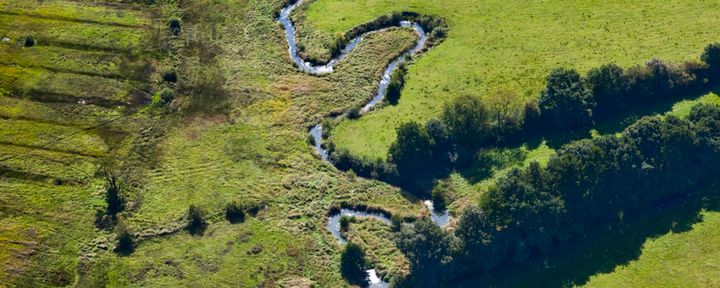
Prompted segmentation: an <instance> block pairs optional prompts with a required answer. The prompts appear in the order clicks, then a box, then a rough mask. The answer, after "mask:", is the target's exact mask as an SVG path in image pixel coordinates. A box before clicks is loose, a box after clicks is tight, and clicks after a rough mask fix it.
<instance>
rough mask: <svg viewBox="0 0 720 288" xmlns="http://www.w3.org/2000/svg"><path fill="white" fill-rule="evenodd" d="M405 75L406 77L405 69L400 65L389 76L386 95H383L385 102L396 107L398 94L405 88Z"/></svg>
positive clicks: (398, 98) (403, 65)
mask: <svg viewBox="0 0 720 288" xmlns="http://www.w3.org/2000/svg"><path fill="white" fill-rule="evenodd" d="M405 75H407V68H406V67H405V64H401V65H400V66H399V67H398V68H397V70H395V72H393V74H392V75H391V76H390V83H388V87H387V93H386V94H385V100H386V101H387V102H388V103H390V105H397V103H398V101H399V100H400V93H401V92H402V89H403V87H405Z"/></svg>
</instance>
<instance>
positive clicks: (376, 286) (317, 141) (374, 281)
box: [278, 0, 450, 288]
mask: <svg viewBox="0 0 720 288" xmlns="http://www.w3.org/2000/svg"><path fill="white" fill-rule="evenodd" d="M302 2H303V1H302V0H298V1H297V2H295V3H294V4H291V5H288V6H287V7H285V8H283V9H282V10H281V11H280V17H279V18H278V21H279V22H280V23H281V24H282V25H283V27H284V29H285V39H286V40H287V42H288V52H289V53H290V58H291V59H292V61H293V62H294V63H295V64H296V65H297V67H298V69H300V70H301V71H303V72H305V73H308V74H312V75H321V74H327V73H332V72H333V71H334V70H333V67H334V66H335V64H337V63H338V62H340V61H341V60H342V59H343V58H344V57H345V56H346V55H347V54H348V53H350V52H351V51H352V50H353V49H355V47H357V45H358V44H359V43H360V42H361V41H362V40H363V36H364V35H366V34H368V33H373V32H377V31H379V30H375V31H370V32H366V33H364V34H362V35H360V36H358V37H356V38H355V39H353V40H351V41H350V42H349V43H348V44H347V46H346V47H345V48H344V49H343V50H342V53H340V55H338V56H337V57H335V58H333V59H332V60H330V61H329V62H328V63H327V64H325V65H313V64H312V63H309V62H307V61H305V60H304V59H303V58H302V57H301V56H300V54H299V53H298V48H297V39H296V37H295V36H296V32H295V31H296V30H295V26H294V25H293V23H292V20H291V19H290V15H291V14H292V12H293V11H294V10H295V8H297V7H298V6H300V5H301V4H302ZM400 27H404V28H410V29H413V30H414V31H415V33H416V34H417V35H418V41H417V43H416V44H415V46H414V47H413V48H412V49H411V50H410V51H408V52H406V53H404V54H403V55H400V56H399V57H397V58H396V59H395V60H393V61H392V62H390V64H389V65H388V66H387V67H386V68H385V70H384V72H383V74H382V78H381V79H380V83H379V84H378V87H377V90H376V93H375V95H374V96H373V98H372V99H371V100H370V101H369V102H368V103H367V104H365V106H363V108H362V109H361V110H360V112H361V114H365V113H367V112H369V111H370V110H372V109H373V108H374V107H375V106H377V105H378V104H379V103H381V102H382V100H383V99H384V98H385V94H386V93H387V87H388V85H389V84H390V77H391V76H392V73H393V72H394V71H395V69H397V68H398V67H399V66H400V65H401V64H403V63H405V62H406V61H408V60H409V59H410V56H414V55H416V54H418V53H420V52H421V51H422V50H423V48H425V44H426V41H427V36H428V35H427V33H426V32H425V30H424V29H423V28H422V27H421V26H420V25H419V24H417V23H414V22H409V21H401V22H400ZM380 30H382V29H380ZM310 135H311V137H312V138H313V140H314V141H313V142H314V143H313V144H314V145H313V146H314V148H315V151H316V152H317V153H318V154H319V155H320V157H321V158H322V159H323V160H324V161H329V153H328V151H327V150H326V149H324V148H323V146H322V140H323V127H322V125H320V124H318V125H316V126H314V127H313V128H312V129H311V130H310ZM423 203H424V204H425V205H426V207H427V208H428V211H429V212H430V215H431V219H432V221H433V222H434V223H436V224H437V225H439V226H445V225H447V223H448V221H449V219H450V215H449V214H448V211H447V210H446V211H442V212H437V211H435V210H434V205H433V203H432V201H430V200H426V201H424V202H423ZM342 216H349V217H367V218H372V219H375V220H378V221H380V222H383V223H385V224H388V225H391V224H392V221H391V220H390V219H389V218H388V217H387V216H385V215H383V214H381V213H372V212H364V211H358V210H352V209H345V208H343V209H341V210H340V212H338V213H336V214H333V215H330V217H328V222H327V224H326V225H325V228H326V229H327V230H328V231H330V233H331V234H332V235H333V236H334V237H335V238H336V239H337V240H338V241H339V242H340V243H341V244H345V243H347V240H346V239H344V238H343V237H342V235H341V233H340V218H341V217H342ZM367 272H368V279H369V283H368V284H369V287H371V288H384V287H388V285H389V283H387V282H385V281H382V280H381V279H380V278H379V277H378V275H377V273H376V271H375V269H370V270H367Z"/></svg>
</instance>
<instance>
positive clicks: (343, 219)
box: [340, 216, 355, 232]
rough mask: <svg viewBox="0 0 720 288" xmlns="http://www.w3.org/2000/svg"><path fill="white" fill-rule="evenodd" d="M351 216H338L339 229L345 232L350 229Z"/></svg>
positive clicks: (352, 218) (352, 220) (352, 219)
mask: <svg viewBox="0 0 720 288" xmlns="http://www.w3.org/2000/svg"><path fill="white" fill-rule="evenodd" d="M354 220H355V218H354V217H352V216H340V231H342V232H347V231H348V230H349V229H350V223H352V222H354Z"/></svg>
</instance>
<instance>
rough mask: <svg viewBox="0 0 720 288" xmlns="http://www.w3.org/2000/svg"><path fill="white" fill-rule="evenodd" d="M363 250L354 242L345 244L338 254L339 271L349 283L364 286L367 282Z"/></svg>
mask: <svg viewBox="0 0 720 288" xmlns="http://www.w3.org/2000/svg"><path fill="white" fill-rule="evenodd" d="M365 266H366V264H365V252H364V251H363V249H362V248H360V246H358V245H357V244H355V243H352V242H351V243H348V244H347V245H345V249H343V251H342V254H341V255H340V273H341V274H342V276H343V277H344V278H345V279H346V280H347V281H348V282H350V283H351V284H355V285H358V286H361V287H365V286H366V285H367V282H368V274H367V272H366V267H365Z"/></svg>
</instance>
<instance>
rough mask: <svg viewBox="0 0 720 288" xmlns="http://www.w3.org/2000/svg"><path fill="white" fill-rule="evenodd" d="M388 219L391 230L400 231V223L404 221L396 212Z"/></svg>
mask: <svg viewBox="0 0 720 288" xmlns="http://www.w3.org/2000/svg"><path fill="white" fill-rule="evenodd" d="M390 221H391V222H392V230H393V231H395V232H398V231H400V228H402V224H403V222H404V221H403V218H402V217H400V215H398V214H397V213H396V214H393V215H392V216H390Z"/></svg>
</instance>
